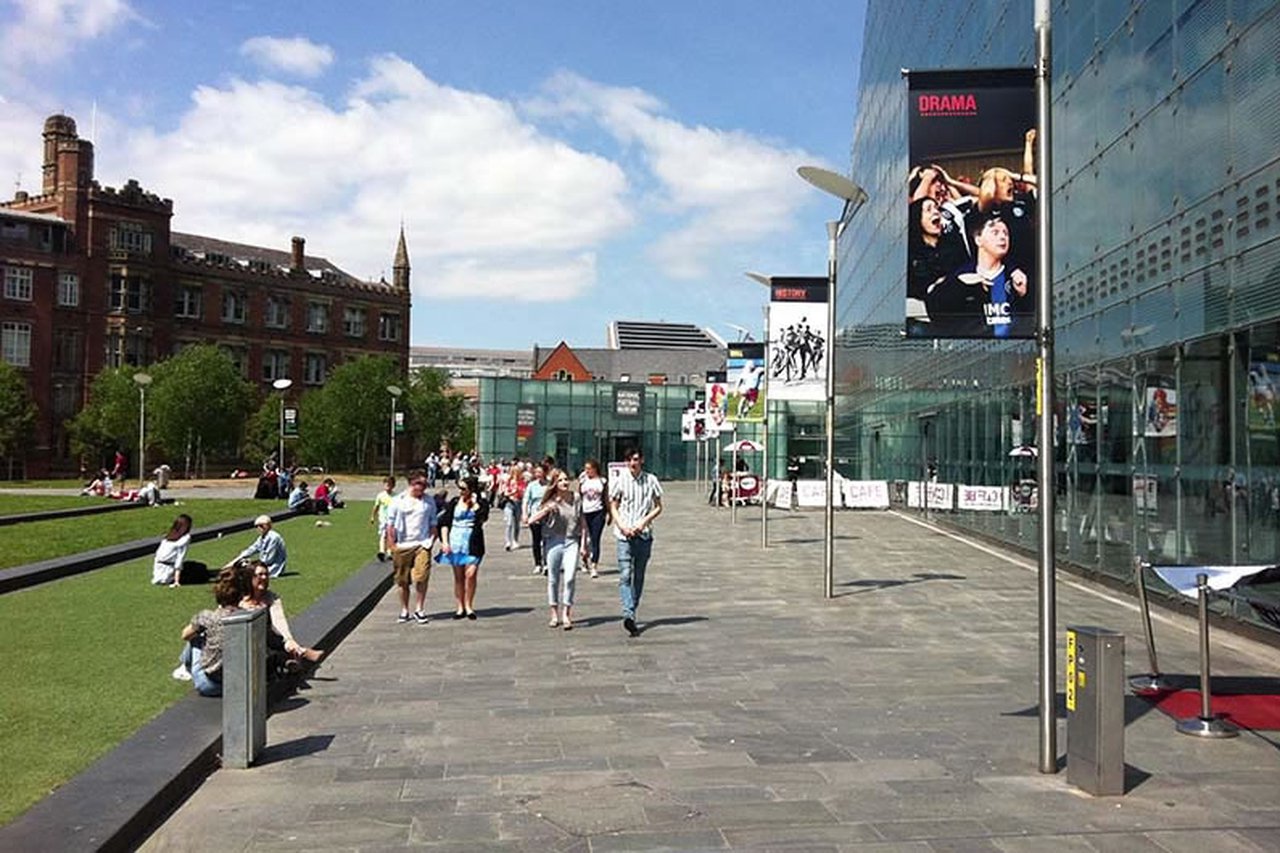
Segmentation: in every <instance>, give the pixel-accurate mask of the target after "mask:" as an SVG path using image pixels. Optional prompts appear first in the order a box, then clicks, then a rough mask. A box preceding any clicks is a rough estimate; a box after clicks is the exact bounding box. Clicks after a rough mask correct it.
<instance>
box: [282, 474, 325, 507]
mask: <svg viewBox="0 0 1280 853" xmlns="http://www.w3.org/2000/svg"><path fill="white" fill-rule="evenodd" d="M288 506H289V509H291V510H294V511H296V512H297V513H299V514H300V515H311V514H312V513H323V514H328V512H329V505H328V504H327V503H322V502H321V501H318V500H316V499H315V498H313V497H311V494H310V493H309V492H308V491H307V481H306V480H299V481H298V484H297V485H296V486H294V487H293V490H292V491H291V492H289V504H288Z"/></svg>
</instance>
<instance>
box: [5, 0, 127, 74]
mask: <svg viewBox="0 0 1280 853" xmlns="http://www.w3.org/2000/svg"><path fill="white" fill-rule="evenodd" d="M11 2H12V3H13V5H14V6H16V7H17V15H16V17H15V19H14V20H13V22H12V23H10V24H9V25H8V26H6V27H5V28H4V30H3V32H0V57H3V58H2V59H0V62H2V63H3V64H4V65H5V66H8V67H10V68H19V67H21V66H22V65H25V64H28V63H31V64H49V63H53V62H55V61H57V60H59V59H61V58H62V57H64V56H66V55H67V54H68V53H70V52H71V50H73V49H74V48H75V47H76V46H77V45H78V44H80V43H81V42H86V41H91V40H92V39H95V38H98V37H99V36H102V35H105V34H106V33H108V32H110V31H111V30H113V29H115V28H116V27H118V26H120V25H121V24H124V23H128V22H130V21H141V20H142V18H141V16H139V15H138V13H137V12H135V11H134V10H133V8H132V7H131V6H130V5H129V4H128V3H127V2H126V0H11Z"/></svg>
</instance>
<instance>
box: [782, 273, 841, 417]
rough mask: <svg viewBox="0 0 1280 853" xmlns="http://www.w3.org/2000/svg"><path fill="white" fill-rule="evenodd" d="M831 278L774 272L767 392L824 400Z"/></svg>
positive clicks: (797, 397)
mask: <svg viewBox="0 0 1280 853" xmlns="http://www.w3.org/2000/svg"><path fill="white" fill-rule="evenodd" d="M827 310H828V307H827V280H826V279H825V278H816V277H806V278H772V279H770V287H769V396H770V397H771V398H773V399H775V400H825V399H826V393H827V362H828V358H829V350H830V347H829V346H828V345H827V340H826V336H827Z"/></svg>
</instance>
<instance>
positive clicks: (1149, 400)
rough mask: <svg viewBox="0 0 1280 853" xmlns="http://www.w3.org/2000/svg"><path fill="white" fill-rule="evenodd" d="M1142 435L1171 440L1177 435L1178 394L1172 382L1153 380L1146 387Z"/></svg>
mask: <svg viewBox="0 0 1280 853" xmlns="http://www.w3.org/2000/svg"><path fill="white" fill-rule="evenodd" d="M1142 423H1143V427H1142V434H1143V435H1144V436H1146V437H1147V438H1173V437H1174V436H1175V435H1177V434H1178V392H1177V390H1176V389H1175V388H1174V387H1173V380H1171V379H1170V380H1164V379H1159V380H1154V381H1152V382H1150V383H1149V384H1148V385H1147V393H1146V408H1145V409H1144V410H1143V418H1142Z"/></svg>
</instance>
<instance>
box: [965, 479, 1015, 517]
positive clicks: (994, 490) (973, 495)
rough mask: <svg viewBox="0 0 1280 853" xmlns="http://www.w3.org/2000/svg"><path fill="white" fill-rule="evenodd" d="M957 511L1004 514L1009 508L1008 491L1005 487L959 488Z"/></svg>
mask: <svg viewBox="0 0 1280 853" xmlns="http://www.w3.org/2000/svg"><path fill="white" fill-rule="evenodd" d="M959 492H960V496H959V499H958V500H957V502H956V507H957V509H964V510H970V511H973V512H1004V511H1005V510H1006V509H1008V508H1009V489H1008V488H1007V487H1005V486H964V485H962V486H960V489H959Z"/></svg>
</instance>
